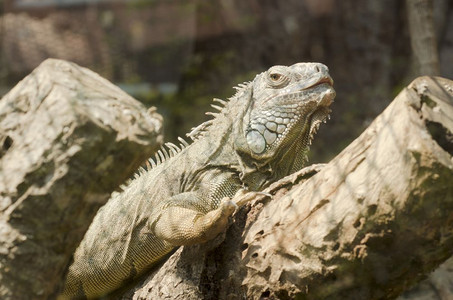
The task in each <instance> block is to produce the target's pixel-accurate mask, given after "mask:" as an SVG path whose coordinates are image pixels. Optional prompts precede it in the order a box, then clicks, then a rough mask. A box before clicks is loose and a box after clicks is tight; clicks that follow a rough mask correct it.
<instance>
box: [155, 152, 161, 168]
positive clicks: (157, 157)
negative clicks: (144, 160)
mask: <svg viewBox="0 0 453 300" xmlns="http://www.w3.org/2000/svg"><path fill="white" fill-rule="evenodd" d="M154 156H155V158H154V160H155V161H156V164H158V165H159V164H160V163H161V161H160V157H159V154H158V152H156V154H155V155H154Z"/></svg>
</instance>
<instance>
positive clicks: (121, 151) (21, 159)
mask: <svg viewBox="0 0 453 300" xmlns="http://www.w3.org/2000/svg"><path fill="white" fill-rule="evenodd" d="M161 121H162V120H161V117H160V116H159V115H158V114H157V113H155V112H153V111H150V112H147V111H146V109H145V107H144V106H143V105H141V104H140V103H139V102H137V101H136V100H134V99H133V98H131V97H130V96H128V95H126V94H125V93H124V92H122V91H121V90H120V89H119V88H117V87H115V86H114V85H112V84H111V83H110V82H108V81H107V80H105V79H103V78H101V77H100V76H98V75H97V74H95V73H93V72H92V71H89V70H87V69H85V68H81V67H78V66H77V65H75V64H73V63H68V62H65V61H59V60H47V61H45V62H44V63H42V64H41V65H40V66H39V67H38V68H37V69H36V70H35V71H34V72H33V73H31V74H30V75H29V76H27V77H26V78H25V79H24V80H23V81H21V82H20V83H19V84H18V85H17V86H16V87H15V88H14V89H13V90H11V91H10V92H9V93H8V94H7V95H6V96H5V97H3V98H2V99H1V100H0V143H1V145H0V146H1V147H2V148H1V150H0V298H1V299H48V298H49V297H50V298H51V297H52V295H55V293H56V291H57V290H58V288H59V285H60V282H61V281H62V280H63V275H64V272H65V270H66V268H67V266H68V264H69V261H70V258H71V255H72V253H74V250H75V248H76V246H77V245H78V243H79V242H80V240H81V239H82V237H83V234H84V232H85V231H86V229H87V228H88V225H89V224H90V222H91V220H92V218H93V217H94V214H95V213H96V211H97V209H98V208H99V207H100V206H101V205H102V204H103V203H105V201H107V199H108V198H109V195H110V193H111V192H112V191H113V190H114V189H115V188H116V187H117V186H118V185H119V184H121V183H122V182H123V181H124V180H125V179H126V178H125V177H126V176H128V174H130V173H131V172H132V171H133V170H135V169H136V168H137V166H138V165H139V164H140V163H141V162H142V161H143V160H144V159H145V158H147V157H148V156H149V155H150V154H151V153H152V152H154V151H155V150H156V149H157V148H158V147H159V145H160V144H161V142H162V135H161V131H162V127H161V125H162V122H161Z"/></svg>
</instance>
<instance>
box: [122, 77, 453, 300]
mask: <svg viewBox="0 0 453 300" xmlns="http://www.w3.org/2000/svg"><path fill="white" fill-rule="evenodd" d="M452 133H453V82H452V81H450V80H446V79H442V78H438V77H421V78H418V79H416V80H415V81H414V82H412V83H411V84H410V85H409V86H408V87H407V88H405V89H404V90H403V91H402V92H401V93H400V94H399V95H398V96H397V97H396V99H395V100H394V101H393V102H392V103H391V104H390V106H389V107H388V108H387V109H386V110H385V111H384V112H383V113H382V114H381V115H380V116H378V117H377V118H376V120H375V121H374V122H373V123H372V124H371V125H370V126H369V128H367V129H366V130H365V132H364V133H363V134H362V135H361V136H360V137H358V138H357V139H356V140H355V141H354V142H352V143H351V144H350V145H349V146H348V147H347V148H346V149H344V151H342V152H341V153H340V154H339V155H338V156H337V157H335V158H334V159H333V160H332V161H331V162H329V163H328V164H327V165H326V166H325V167H324V168H322V170H321V171H320V172H319V173H317V174H316V175H314V176H312V177H311V178H309V179H308V180H307V179H305V178H304V177H302V176H298V174H296V175H293V176H290V177H289V178H286V179H283V181H281V182H279V183H277V184H275V185H273V186H271V187H270V188H269V190H268V192H270V193H271V194H273V197H272V199H271V200H266V201H261V202H259V201H257V202H255V203H253V204H252V206H251V208H250V209H249V211H247V209H243V210H241V211H239V212H238V213H236V215H235V218H234V222H233V224H232V226H231V227H230V228H229V229H228V231H227V232H226V234H225V235H223V236H219V237H217V238H216V239H215V240H213V241H211V242H209V243H206V244H204V245H195V246H190V247H183V248H180V249H178V250H177V251H176V252H175V253H174V254H173V255H172V256H170V258H169V259H168V260H167V261H166V262H165V263H163V265H162V266H160V267H159V268H158V269H157V270H154V271H153V272H152V273H151V274H149V276H148V277H147V278H146V279H145V280H144V281H143V282H140V283H138V284H137V285H136V286H135V287H134V288H132V289H131V290H129V291H128V292H126V293H125V294H124V295H123V296H122V299H165V298H171V299H261V298H264V299H267V298H269V299H294V298H297V299H393V298H395V297H397V296H398V295H399V294H400V293H401V292H402V291H404V290H405V289H407V288H408V287H409V286H410V285H411V284H413V283H415V282H417V281H419V280H421V279H422V278H423V277H424V276H425V275H426V274H427V273H429V272H430V271H432V270H433V269H434V268H435V267H436V266H438V265H439V264H440V263H441V262H443V261H445V260H446V259H447V258H448V257H450V256H451V255H452V253H453V161H452V155H453V135H452ZM304 173H305V177H306V173H307V172H304Z"/></svg>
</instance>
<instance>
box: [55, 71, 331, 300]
mask: <svg viewBox="0 0 453 300" xmlns="http://www.w3.org/2000/svg"><path fill="white" fill-rule="evenodd" d="M236 89H237V91H236V94H235V95H234V96H232V97H231V98H230V99H229V101H224V100H220V99H214V100H215V101H217V102H218V103H220V104H221V106H217V105H213V106H214V107H215V108H216V109H218V110H219V112H218V113H215V114H213V115H214V118H213V119H211V120H209V121H207V122H205V123H203V124H201V125H200V126H198V127H196V128H194V129H193V130H192V131H191V132H190V133H189V134H188V136H190V137H191V138H192V139H193V142H192V143H191V144H190V145H189V144H188V143H187V142H185V141H184V140H183V139H180V141H181V144H180V146H176V145H175V144H172V143H167V144H166V148H165V147H163V148H162V150H161V151H159V152H158V154H156V158H155V160H156V162H155V161H154V160H152V159H150V161H149V162H150V164H151V166H150V167H148V168H142V169H140V171H139V172H138V173H137V176H136V177H135V179H133V180H132V181H131V182H130V183H128V184H127V186H125V187H123V191H121V192H118V193H116V194H114V195H112V198H111V199H110V200H109V201H108V202H107V204H105V205H104V206H103V207H102V208H101V209H100V210H99V212H98V213H97V215H96V216H95V218H94V219H93V222H92V224H91V225H90V227H89V229H88V231H87V232H86V234H85V237H84V238H83V240H82V242H81V243H80V245H79V247H78V248H77V250H76V252H75V254H74V259H73V262H72V265H71V266H70V267H69V271H68V274H67V278H66V282H65V287H64V291H63V293H62V295H61V297H60V298H61V299H67V298H69V299H73V298H96V297H100V296H102V295H106V294H108V293H110V292H112V291H114V290H116V289H118V288H119V287H121V286H122V285H123V284H124V283H125V282H127V281H129V280H132V279H135V278H137V277H138V276H140V275H141V274H143V273H144V272H145V271H147V270H149V269H150V268H151V267H152V266H153V265H155V264H156V262H158V261H159V260H160V259H161V258H162V257H164V256H165V255H166V254H168V253H169V252H171V251H172V250H173V249H174V248H175V247H177V246H181V245H191V244H195V243H202V242H205V241H207V240H209V239H211V238H213V237H215V236H216V235H217V234H219V233H220V232H222V231H223V230H225V227H226V225H227V222H228V217H229V216H231V215H232V214H233V212H234V211H235V210H236V208H237V207H238V206H241V205H243V204H244V203H245V202H247V201H248V199H251V198H253V197H251V196H254V194H253V193H259V191H262V190H263V189H264V188H265V187H267V186H269V185H270V184H271V183H273V182H275V181H277V180H278V179H280V178H283V177H284V176H286V175H289V174H290V173H293V172H295V171H298V170H300V169H301V168H302V167H303V165H304V163H305V162H306V160H307V157H306V154H307V151H308V148H309V144H310V143H311V140H312V138H313V135H314V133H315V132H316V131H317V129H318V127H319V125H320V123H321V122H322V121H325V119H326V118H327V116H328V115H329V113H330V108H329V106H330V104H331V103H332V101H333V98H334V97H335V91H334V89H333V81H332V79H331V77H330V75H329V73H328V68H327V67H326V66H325V65H323V64H319V63H297V64H294V65H292V66H274V67H271V68H270V69H269V70H267V71H265V72H263V73H261V74H258V75H257V76H256V77H255V79H254V80H253V81H251V82H247V83H244V84H240V85H239V86H238V87H236ZM246 192H247V193H246ZM250 193H252V194H250ZM238 194H240V195H239V196H237V195H238ZM235 195H236V196H237V197H234V196H235ZM241 195H242V196H241ZM233 197H234V199H236V201H235V202H233V201H232V200H231V199H233ZM237 199H239V200H237Z"/></svg>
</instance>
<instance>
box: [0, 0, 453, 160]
mask: <svg viewBox="0 0 453 300" xmlns="http://www.w3.org/2000/svg"><path fill="white" fill-rule="evenodd" d="M432 2H433V5H434V6H433V7H434V9H433V15H434V18H433V20H434V29H435V34H436V46H437V49H438V53H439V61H440V74H441V75H442V76H444V77H448V78H453V68H452V65H453V18H452V13H453V10H452V8H453V4H452V1H450V0H433V1H432ZM0 9H1V11H0V13H1V16H0V43H1V44H0V96H3V95H4V94H5V93H7V92H8V90H9V89H11V88H12V87H13V86H14V85H15V84H17V82H18V81H19V80H21V79H22V78H23V77H25V76H26V75H28V74H29V73H30V72H31V71H32V70H33V69H34V68H35V67H37V66H38V65H39V64H40V63H41V62H42V61H43V60H44V59H46V58H49V57H53V58H60V59H65V60H69V61H72V62H75V63H77V64H79V65H81V66H84V67H87V68H89V69H91V70H94V71H96V72H98V73H99V74H101V75H102V76H104V77H105V78H107V79H109V80H110V81H112V82H113V83H115V84H116V85H118V86H120V87H121V88H122V89H124V90H125V91H126V92H127V93H129V94H131V95H132V96H133V97H135V98H136V99H138V100H140V101H142V102H143V103H144V104H145V105H146V106H156V107H157V108H158V112H159V113H161V114H162V115H163V116H164V120H165V137H166V140H167V141H175V139H176V137H177V136H184V135H185V133H186V132H188V131H189V130H190V128H191V127H193V126H196V125H198V124H199V123H201V122H202V121H205V120H206V119H207V117H206V116H205V115H204V114H203V113H204V112H205V111H209V110H210V107H209V104H210V103H211V100H212V98H213V97H217V98H227V97H229V96H231V95H232V94H233V93H234V90H233V89H232V87H233V86H235V85H237V84H238V83H240V82H243V81H249V80H251V79H253V77H254V76H255V74H256V73H259V72H262V71H264V70H265V69H267V68H269V67H270V66H272V65H276V64H283V65H290V64H293V63H296V62H304V61H317V62H322V63H324V64H326V65H327V66H329V68H330V71H331V75H332V77H333V78H334V80H335V87H336V90H337V98H336V101H335V103H334V104H333V107H332V108H333V114H332V120H331V121H330V122H329V123H328V124H326V125H324V126H321V129H320V132H319V134H318V137H317V138H316V139H315V141H314V145H313V146H312V151H311V161H312V162H319V161H327V160H329V159H330V158H332V157H333V156H334V155H335V154H337V153H338V152H339V151H341V149H343V148H344V147H345V146H346V145H348V144H349V143H350V142H351V141H352V140H353V139H354V138H355V137H357V136H358V135H359V134H360V133H361V132H362V131H363V129H364V128H365V127H367V126H368V125H369V123H370V122H371V121H372V120H373V119H374V117H375V116H377V115H378V114H379V113H380V112H381V111H382V110H383V109H384V108H385V107H386V106H387V105H388V104H389V102H390V101H391V100H392V99H393V98H394V96H396V95H397V93H398V92H399V91H400V90H401V89H402V88H403V87H404V86H405V85H407V84H408V83H409V82H410V81H411V80H412V79H414V78H415V76H417V71H416V67H415V66H414V63H413V59H412V57H413V55H412V50H411V41H410V34H409V29H408V15H407V8H406V1H404V0H379V1H376V0H362V1H356V0H336V1H335V0H285V1H276V0H218V1H202V0H135V1H132V0H130V1H128V0H97V1H96V0H0Z"/></svg>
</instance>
